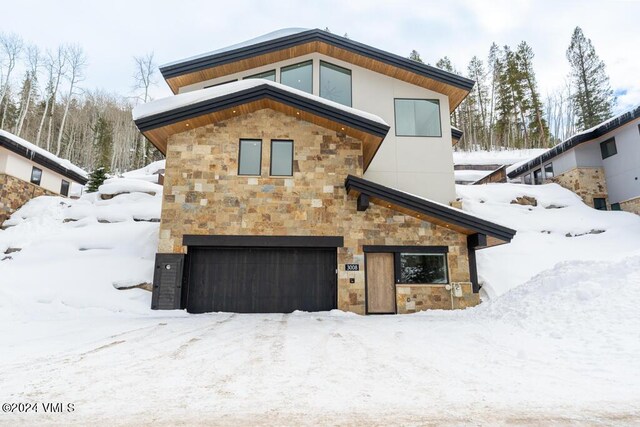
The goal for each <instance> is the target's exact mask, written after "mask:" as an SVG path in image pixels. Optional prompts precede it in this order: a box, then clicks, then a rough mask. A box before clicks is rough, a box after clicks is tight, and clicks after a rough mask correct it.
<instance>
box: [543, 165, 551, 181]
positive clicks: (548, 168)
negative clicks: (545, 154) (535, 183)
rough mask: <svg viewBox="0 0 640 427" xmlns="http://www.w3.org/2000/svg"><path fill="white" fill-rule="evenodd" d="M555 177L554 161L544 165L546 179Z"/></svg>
mask: <svg viewBox="0 0 640 427" xmlns="http://www.w3.org/2000/svg"><path fill="white" fill-rule="evenodd" d="M551 178H553V163H547V164H546V165H544V179H551Z"/></svg>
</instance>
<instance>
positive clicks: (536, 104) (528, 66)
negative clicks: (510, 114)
mask: <svg viewBox="0 0 640 427" xmlns="http://www.w3.org/2000/svg"><path fill="white" fill-rule="evenodd" d="M533 57H534V54H533V49H531V47H530V46H529V45H528V44H527V42H525V41H523V42H521V43H520V44H519V45H518V50H517V53H516V60H517V61H518V69H519V77H520V79H521V87H523V88H524V92H525V98H526V105H527V107H528V108H527V110H528V112H527V117H526V119H527V122H528V123H527V127H528V130H529V135H530V137H531V143H532V144H531V146H532V147H547V145H548V141H549V128H548V126H547V122H546V120H545V119H544V118H543V114H544V113H543V112H542V102H541V101H540V94H539V93H538V85H537V83H536V76H535V71H534V70H533V62H532V60H533Z"/></svg>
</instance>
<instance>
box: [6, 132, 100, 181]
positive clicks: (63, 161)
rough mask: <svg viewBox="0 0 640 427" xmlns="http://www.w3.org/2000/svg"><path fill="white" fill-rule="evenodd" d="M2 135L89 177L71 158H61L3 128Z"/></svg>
mask: <svg viewBox="0 0 640 427" xmlns="http://www.w3.org/2000/svg"><path fill="white" fill-rule="evenodd" d="M0 135H1V136H4V137H5V138H7V139H10V140H12V141H13V142H15V143H17V144H20V145H22V146H23V147H25V148H27V149H28V150H29V151H33V152H34V153H38V154H40V155H42V156H44V157H46V158H48V159H49V160H51V161H53V162H55V163H57V164H59V165H60V166H62V167H63V168H65V169H68V170H70V171H73V172H75V173H77V174H78V175H80V176H83V177H85V178H87V177H88V174H87V172H86V171H85V170H84V169H82V168H80V167H78V166H76V165H74V164H73V163H71V162H70V161H69V160H66V159H61V158H60V157H58V156H56V155H54V154H52V153H50V152H48V151H47V150H45V149H44V148H40V147H38V146H37V145H35V144H32V143H30V142H29V141H27V140H25V139H22V138H20V137H18V136H16V135H14V134H12V133H9V132H7V131H4V130H2V129H0Z"/></svg>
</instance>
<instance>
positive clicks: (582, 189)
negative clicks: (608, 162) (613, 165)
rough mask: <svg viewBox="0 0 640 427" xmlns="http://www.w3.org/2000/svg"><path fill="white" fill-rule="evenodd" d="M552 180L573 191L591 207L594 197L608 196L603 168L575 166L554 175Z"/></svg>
mask: <svg viewBox="0 0 640 427" xmlns="http://www.w3.org/2000/svg"><path fill="white" fill-rule="evenodd" d="M551 181H552V182H555V183H557V184H560V185H561V186H563V187H564V188H566V189H568V190H571V191H573V192H574V193H576V194H577V195H578V196H580V198H581V199H582V201H583V202H585V203H586V204H587V205H589V206H591V207H593V199H594V198H598V197H600V198H604V199H606V198H607V182H606V179H605V175H604V169H603V168H575V169H571V170H570V171H567V172H565V173H563V174H560V175H557V176H554V177H553V178H551ZM607 203H608V201H607Z"/></svg>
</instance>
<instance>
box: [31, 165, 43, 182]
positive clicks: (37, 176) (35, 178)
mask: <svg viewBox="0 0 640 427" xmlns="http://www.w3.org/2000/svg"><path fill="white" fill-rule="evenodd" d="M41 180H42V169H38V168H37V167H35V166H34V167H33V168H32V169H31V183H32V184H36V185H40V181H41Z"/></svg>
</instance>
